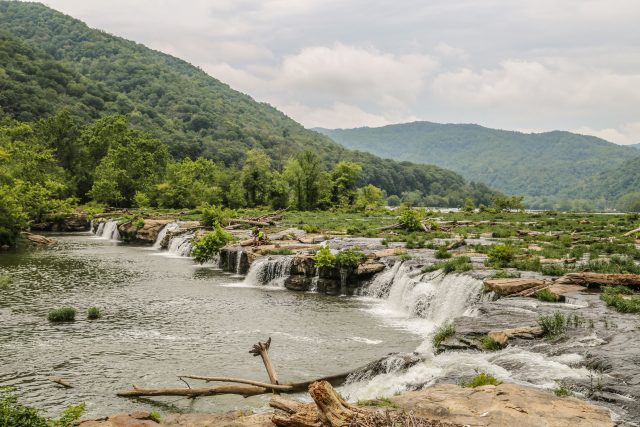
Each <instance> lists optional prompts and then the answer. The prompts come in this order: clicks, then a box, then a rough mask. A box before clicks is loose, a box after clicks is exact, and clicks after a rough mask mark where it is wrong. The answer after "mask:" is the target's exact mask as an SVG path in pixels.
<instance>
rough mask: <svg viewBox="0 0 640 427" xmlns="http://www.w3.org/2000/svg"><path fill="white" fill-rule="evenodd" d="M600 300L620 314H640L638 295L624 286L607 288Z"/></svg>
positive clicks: (639, 296)
mask: <svg viewBox="0 0 640 427" xmlns="http://www.w3.org/2000/svg"><path fill="white" fill-rule="evenodd" d="M600 299H601V300H602V301H604V302H605V303H606V304H607V305H608V306H611V307H613V308H615V309H616V310H618V311H619V312H622V313H640V295H636V294H634V293H633V291H632V290H631V289H629V288H627V287H625V286H607V287H605V288H604V290H603V292H602V294H601V295H600Z"/></svg>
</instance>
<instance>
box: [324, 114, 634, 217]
mask: <svg viewBox="0 0 640 427" xmlns="http://www.w3.org/2000/svg"><path fill="white" fill-rule="evenodd" d="M320 131H321V132H322V133H324V134H326V135H328V136H330V137H331V138H332V139H333V140H334V141H336V142H338V143H340V144H342V145H344V146H345V147H348V148H352V149H357V150H364V151H369V152H371V153H373V154H376V155H379V156H383V157H389V158H393V159H397V160H407V159H411V160H412V161H416V162H418V161H419V162H424V163H429V164H435V165H438V166H442V167H445V168H449V169H452V170H454V171H457V172H458V173H460V174H461V175H463V176H464V177H465V178H467V179H470V180H474V181H479V182H483V183H485V184H487V185H489V186H491V187H493V188H496V189H498V190H501V191H505V192H507V193H513V194H524V195H526V196H528V197H527V202H528V204H529V205H530V206H534V207H542V208H553V207H556V208H564V209H566V208H572V207H577V208H578V209H581V208H602V207H604V205H605V202H604V198H605V197H607V196H609V195H608V194H607V193H602V192H601V193H598V194H594V193H593V192H591V191H586V189H585V188H584V185H583V184H584V183H585V182H587V181H589V180H590V179H591V178H592V177H596V176H599V175H600V174H604V175H606V172H607V171H609V170H615V169H616V168H618V167H619V166H621V165H623V164H624V162H625V161H627V160H628V159H629V158H630V157H634V156H637V155H638V153H637V151H636V150H634V149H632V148H630V147H624V146H619V145H616V144H612V143H609V142H607V141H604V140H602V139H600V138H596V137H592V136H585V135H578V134H574V133H570V132H560V131H554V132H546V133H540V134H526V133H520V132H511V131H503V130H496V129H489V128H485V127H482V126H478V125H471V124H437V123H429V122H414V123H407V124H398V125H390V126H384V127H380V128H358V129H336V130H329V129H320ZM635 173H636V174H640V170H639V171H638V172H635ZM623 182H626V181H623ZM621 185H624V184H622V182H621ZM577 190H578V191H577ZM630 190H631V188H630V187H625V190H623V191H630ZM593 197H596V198H597V200H594V199H593ZM580 199H582V200H580ZM572 205H573V206H572Z"/></svg>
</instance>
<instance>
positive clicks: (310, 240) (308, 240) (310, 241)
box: [298, 234, 327, 245]
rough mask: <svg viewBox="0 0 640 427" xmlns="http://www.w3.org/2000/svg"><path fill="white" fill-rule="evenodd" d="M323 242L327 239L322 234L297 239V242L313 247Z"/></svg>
mask: <svg viewBox="0 0 640 427" xmlns="http://www.w3.org/2000/svg"><path fill="white" fill-rule="evenodd" d="M325 240H327V239H325V238H324V236H323V235H322V234H307V235H304V236H302V237H298V241H299V242H300V243H304V244H306V245H314V244H317V243H322V242H324V241H325Z"/></svg>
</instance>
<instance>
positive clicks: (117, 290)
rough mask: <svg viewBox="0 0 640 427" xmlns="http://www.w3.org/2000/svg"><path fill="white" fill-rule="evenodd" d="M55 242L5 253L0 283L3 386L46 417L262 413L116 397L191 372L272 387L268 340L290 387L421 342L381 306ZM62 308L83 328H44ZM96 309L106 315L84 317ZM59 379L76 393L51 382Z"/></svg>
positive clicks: (107, 244) (92, 241) (76, 241)
mask: <svg viewBox="0 0 640 427" xmlns="http://www.w3.org/2000/svg"><path fill="white" fill-rule="evenodd" d="M52 237H53V238H55V239H56V240H57V241H58V244H57V245H56V246H55V247H54V248H52V249H45V250H38V251H33V252H26V253H4V254H2V255H1V256H0V274H9V275H10V276H11V277H12V278H13V279H14V282H13V284H12V285H10V287H9V288H8V289H4V290H0V324H1V325H2V326H1V329H0V361H1V363H0V384H1V385H12V386H15V387H16V389H17V394H18V395H19V397H20V400H21V402H23V403H25V404H28V405H31V406H34V407H37V408H41V409H42V410H43V411H44V412H45V413H46V414H49V415H57V414H58V413H59V412H60V411H61V410H62V409H63V408H64V407H66V406H67V405H69V404H75V403H79V402H85V403H86V405H87V412H86V414H85V415H86V416H98V415H106V414H113V413H118V412H125V411H132V410H136V409H146V410H159V411H160V412H183V411H205V412H214V411H215V412H219V411H226V410H230V409H236V408H262V407H264V406H265V402H266V399H267V397H253V398H249V399H243V398H240V397H234V396H218V397H211V398H202V399H194V400H191V399H179V398H175V397H173V398H158V399H156V400H155V401H150V400H132V399H125V398H119V397H117V396H116V395H115V392H116V391H118V390H122V389H128V388H130V387H131V384H139V385H142V386H183V385H184V384H183V383H181V382H180V381H178V380H177V378H176V376H177V375H179V374H185V373H186V374H200V375H229V376H239V377H248V378H254V379H258V380H265V381H266V380H267V377H266V374H265V371H264V368H263V366H262V363H261V361H260V358H255V357H252V356H251V355H249V354H248V350H249V349H250V348H251V346H252V345H253V344H254V343H256V342H257V341H259V340H265V339H266V338H267V337H272V339H273V343H272V351H271V354H272V357H273V360H274V364H275V366H276V368H277V370H278V373H279V376H280V378H281V379H282V380H285V381H298V380H305V379H310V378H313V377H318V376H324V375H329V374H335V373H339V372H343V371H347V370H350V369H352V368H356V367H358V366H360V365H364V364H366V363H368V362H370V361H372V360H375V359H377V358H379V357H382V356H384V355H386V354H387V353H389V352H406V351H413V350H415V349H416V348H417V347H418V346H419V345H420V343H421V342H422V341H423V337H422V334H420V333H415V332H412V331H411V330H410V328H409V327H408V325H407V324H404V323H402V322H393V321H387V320H386V319H385V316H383V315H381V314H380V311H381V307H380V304H381V303H380V301H376V300H374V299H367V298H345V297H330V296H324V295H319V294H314V293H295V292H288V291H285V290H284V289H276V288H265V287H259V286H247V285H245V284H244V283H243V278H242V277H239V276H235V275H231V274H229V273H224V272H222V271H220V270H218V269H217V268H214V267H212V266H198V265H194V263H193V261H192V260H190V259H188V258H181V257H169V256H166V254H164V253H162V252H160V251H157V250H153V249H152V248H149V247H142V246H132V245H125V244H122V243H120V242H115V241H111V240H106V239H99V238H96V237H93V236H92V235H90V234H89V233H78V234H63V235H52ZM64 305H70V306H73V307H75V308H76V309H77V310H78V313H77V315H76V321H75V322H70V323H57V324H56V323H50V322H49V321H47V312H48V311H49V310H50V309H52V308H56V307H60V306H64ZM91 306H98V307H100V308H101V309H102V311H103V312H104V316H103V317H102V318H101V319H99V320H94V321H89V320H86V311H87V309H88V308H89V307H91ZM54 376H55V377H62V378H64V379H65V380H66V381H68V382H69V383H70V384H72V385H73V388H71V389H63V388H61V387H59V386H58V385H56V384H54V383H52V382H51V381H49V380H48V377H54ZM192 385H201V384H197V383H194V384H192Z"/></svg>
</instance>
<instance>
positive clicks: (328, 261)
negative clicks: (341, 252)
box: [313, 246, 336, 268]
mask: <svg viewBox="0 0 640 427" xmlns="http://www.w3.org/2000/svg"><path fill="white" fill-rule="evenodd" d="M313 262H314V265H315V266H316V268H332V267H335V266H336V256H335V255H333V254H332V253H331V249H329V247H328V246H322V247H321V248H320V249H318V251H317V252H316V254H315V255H314V256H313Z"/></svg>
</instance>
